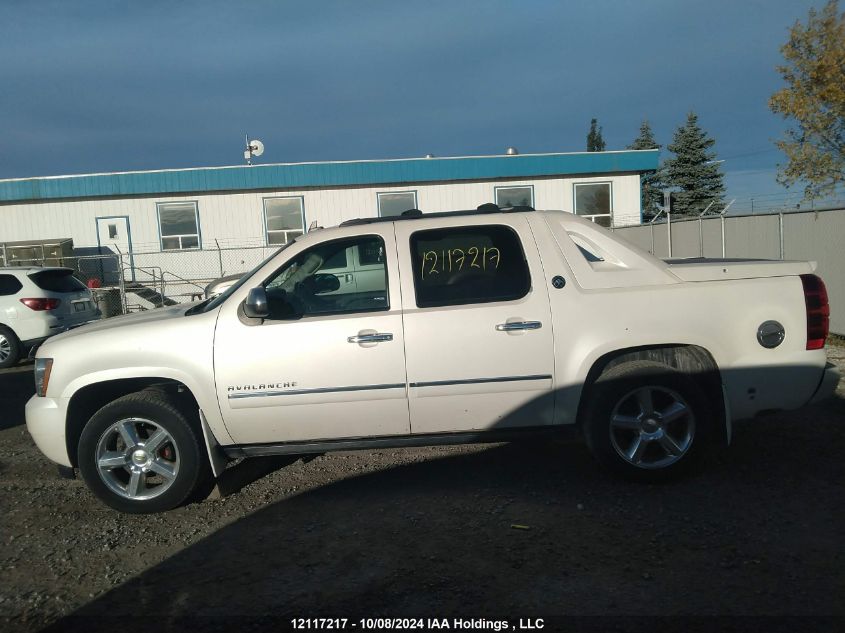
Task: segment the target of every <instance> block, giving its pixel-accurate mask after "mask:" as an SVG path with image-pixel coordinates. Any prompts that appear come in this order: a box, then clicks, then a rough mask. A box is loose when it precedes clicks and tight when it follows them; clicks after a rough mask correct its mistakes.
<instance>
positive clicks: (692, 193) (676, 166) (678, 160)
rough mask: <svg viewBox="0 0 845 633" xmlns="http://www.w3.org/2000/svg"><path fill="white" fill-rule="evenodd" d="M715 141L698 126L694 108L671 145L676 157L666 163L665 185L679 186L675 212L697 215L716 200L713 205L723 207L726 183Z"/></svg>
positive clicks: (715, 209) (716, 209)
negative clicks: (717, 155)
mask: <svg viewBox="0 0 845 633" xmlns="http://www.w3.org/2000/svg"><path fill="white" fill-rule="evenodd" d="M714 144H715V141H714V140H713V139H712V138H709V137H708V136H707V133H706V132H705V131H704V130H702V129H701V128H700V127H699V126H698V116H697V115H696V114H695V112H690V113H689V114H688V115H687V122H686V124H685V125H682V126H681V127H679V128H678V129H677V131H676V132H675V136H674V138H673V139H672V143H671V144H670V145H669V148H668V149H669V151H670V152H673V153H674V154H675V156H674V158H670V159H668V160H667V161H666V162H665V163H664V164H663V170H664V182H665V185H666V186H667V187H668V188H671V189H676V190H677V192H673V193H672V213H678V214H681V215H696V214H699V213H701V212H702V211H704V209H705V208H706V207H707V205H708V204H710V203H711V202H713V201H715V204H714V205H713V206H712V207H711V209H712V210H714V211H719V210H721V204H720V203H721V202H722V200H723V198H724V193H725V183H724V180H723V179H724V176H723V174H722V172H721V171H720V169H719V164H718V163H717V162H716V161H715V158H716V152H715V151H712V147H713V145H714Z"/></svg>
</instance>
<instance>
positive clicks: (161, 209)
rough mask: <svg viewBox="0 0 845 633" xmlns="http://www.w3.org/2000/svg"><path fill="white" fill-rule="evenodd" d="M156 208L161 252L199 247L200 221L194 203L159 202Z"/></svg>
mask: <svg viewBox="0 0 845 633" xmlns="http://www.w3.org/2000/svg"><path fill="white" fill-rule="evenodd" d="M156 207H157V208H158V230H159V233H160V235H161V250H163V251H182V250H188V249H192V248H199V247H200V220H199V212H198V211H197V203H196V202H161V203H159V204H157V205H156Z"/></svg>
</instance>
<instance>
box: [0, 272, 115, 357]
mask: <svg viewBox="0 0 845 633" xmlns="http://www.w3.org/2000/svg"><path fill="white" fill-rule="evenodd" d="M99 318H100V311H99V310H98V309H97V306H96V304H95V303H94V299H93V297H92V296H91V291H90V290H89V289H88V288H86V287H85V285H84V284H83V283H82V282H81V281H79V280H78V279H76V277H74V276H73V270H71V269H70V268H32V267H30V268H17V267H10V268H0V367H11V366H12V365H14V364H16V363H17V362H18V361H19V360H20V358H21V357H22V356H24V355H26V354H27V353H28V352H29V350H30V349H31V348H33V347H35V346H36V345H38V344H39V343H41V342H42V341H44V340H46V339H47V337H49V336H52V335H54V334H58V333H59V332H64V331H66V330H69V329H71V328H74V327H77V326H80V325H83V324H85V323H88V322H90V321H95V320H97V319H99Z"/></svg>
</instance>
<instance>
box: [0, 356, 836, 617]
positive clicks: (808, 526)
mask: <svg viewBox="0 0 845 633" xmlns="http://www.w3.org/2000/svg"><path fill="white" fill-rule="evenodd" d="M828 353H829V356H830V357H831V358H832V359H833V360H834V361H835V362H837V363H838V364H839V366H840V368H842V369H843V370H845V348H843V347H829V349H828ZM32 391H33V387H32V378H31V366H29V365H23V366H20V367H18V368H15V369H12V370H5V371H3V372H0V402H2V408H0V574H2V576H0V628H1V629H2V630H4V631H6V630H36V629H39V628H41V627H43V626H44V625H47V624H51V623H52V624H54V627H53V628H54V630H65V629H67V628H69V627H70V628H72V627H73V626H77V627H78V628H79V629H80V630H91V626H90V624H91V622H98V623H100V625H103V623H107V626H105V625H104V628H112V629H113V628H115V627H117V626H121V627H123V626H129V627H131V628H135V627H136V626H143V627H144V628H145V629H146V628H153V627H154V628H156V629H161V628H167V627H163V626H162V624H163V623H168V622H170V623H172V622H174V621H175V622H179V620H178V618H180V617H185V618H188V620H186V621H190V622H191V626H190V628H194V629H199V628H206V627H204V626H203V623H204V624H205V625H210V624H211V623H217V624H220V623H224V624H226V630H231V631H239V630H243V629H244V628H245V627H244V623H245V622H246V623H248V622H260V621H261V620H260V619H259V620H256V618H260V617H262V616H277V617H281V616H284V617H289V616H299V617H305V618H316V617H360V616H367V617H379V616H381V617H384V616H393V617H396V616H404V617H407V616H410V615H416V616H423V617H454V616H459V617H464V618H490V619H499V618H503V617H504V618H509V619H510V621H513V622H515V621H516V618H546V619H547V620H548V619H550V618H553V617H554V616H594V615H602V616H674V615H694V616H713V615H721V616H783V615H793V616H810V615H812V616H837V619H835V620H832V621H831V622H834V623H837V624H841V623H842V622H843V620H842V618H843V617H845V556H844V555H843V553H845V548H843V544H842V535H843V528H845V510H844V509H843V486H844V485H845V457H843V456H845V382H843V383H840V386H839V391H838V395H837V397H836V398H834V399H832V400H830V401H828V402H826V403H824V404H820V405H816V406H813V407H808V408H805V409H803V410H801V411H798V412H792V413H784V414H778V415H775V416H772V417H768V418H763V419H758V420H755V421H752V422H748V423H744V424H742V425H739V426H737V427H735V429H734V443H733V445H732V447H731V448H730V449H729V450H727V451H726V452H725V453H724V454H722V455H720V456H719V457H718V458H717V459H716V460H714V462H713V463H712V464H709V467H708V468H707V470H706V471H705V472H704V473H702V474H699V475H697V476H695V477H693V478H690V479H687V480H685V481H682V482H679V483H673V484H668V485H661V486H653V485H634V484H628V483H624V482H621V481H617V480H615V479H612V478H610V477H608V476H607V475H606V474H604V473H603V472H602V471H600V470H599V469H598V467H597V466H596V465H595V464H594V463H593V461H592V459H591V457H590V456H589V454H588V453H587V450H586V448H585V447H583V446H582V445H580V444H578V443H571V444H545V445H543V444H536V443H534V444H519V445H516V444H496V445H473V446H463V447H455V448H429V449H402V450H381V451H377V452H373V453H335V454H330V455H326V456H321V457H317V458H315V459H313V460H311V461H308V462H303V461H301V460H300V461H296V462H293V463H288V464H287V465H284V462H282V461H279V460H264V461H257V460H254V461H252V462H244V464H243V465H242V466H240V467H239V470H236V471H234V475H233V477H234V478H235V479H238V478H241V480H242V482H241V483H245V485H244V486H243V487H242V488H241V489H240V490H239V491H237V492H235V493H234V494H231V495H229V496H226V497H224V498H221V499H217V500H209V501H204V502H202V503H196V504H193V505H190V506H188V507H184V508H181V509H178V510H176V511H173V512H170V513H167V514H163V515H155V516H129V515H121V514H118V513H117V512H114V511H112V510H110V509H108V508H106V507H105V506H103V505H102V504H100V503H98V502H97V501H96V500H95V499H94V498H93V497H92V496H91V495H90V494H89V493H88V492H87V490H86V489H85V487H84V485H83V484H82V482H81V481H79V480H75V481H69V480H63V479H59V478H58V477H57V476H56V474H55V470H54V468H53V466H51V465H50V464H49V463H48V462H47V460H46V459H45V458H44V457H42V455H41V454H40V453H39V452H38V450H37V449H36V448H35V446H34V445H33V443H32V441H31V440H30V438H29V435H28V434H27V432H26V428H25V426H24V416H23V407H24V404H25V402H26V400H27V399H28V398H29V396H30V395H31V394H32ZM236 484H237V481H235V488H237V487H238V486H237V485H236ZM515 526H521V527H515ZM67 616H71V617H70V618H68V617H67ZM197 617H200V618H201V619H200V620H198V621H196V620H192V618H197ZM61 618H63V619H61ZM173 618H177V620H173ZM270 621H271V622H273V620H270ZM633 621H636V620H633ZM198 622H199V624H198ZM630 622H632V620H627V619H624V618H622V619H620V620H615V621H613V622H612V625H611V626H609V627H608V628H609V629H613V628H617V629H619V628H626V627H627V625H628V624H630ZM828 624H830V622H828ZM796 626H797V628H796V629H795V630H801V629H804V628H805V627H804V626H799V625H796ZM582 628H583V627H582ZM280 630H281V629H280ZM546 630H551V627H550V626H548V625H547V626H546Z"/></svg>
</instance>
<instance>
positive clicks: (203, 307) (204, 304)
mask: <svg viewBox="0 0 845 633" xmlns="http://www.w3.org/2000/svg"><path fill="white" fill-rule="evenodd" d="M291 244H293V242H288V243H287V244H283V245H282V247H281V248H280V249H278V250H277V251H275V252H273V253H271V254H270V256H269V257H266V258H265V259H264V260H262V261H261V263H260V264H258V266H256V267H255V268H253V269H252V270H250V271H249V272H247V273H244V274H243V276H242V277H241V278H240V279H238V280H237V281H236V282H235V283H233V284H232V285H231V286H229V288H227V289H226V290H224V291H223V292H222V293H220V294H219V295H217V296H216V297H212V298H211V299H206V300H205V301H201V302H199V303H198V304H197V305H195V306H194V307H192V308H191V309H190V310H188V311H187V312H185V316H190V315H192V314H202V313H203V312H209V311H210V310H214V308H216V307H218V306H220V305H222V303H223V302H224V301H226V299H228V298H229V297H230V296H231V294H232V293H233V292H235V291H236V290H237V289H238V288H240V287H241V286H243V285H244V284H245V283H246V281H247V279H249V278H250V277H252V275H253V274H254V273H255V272H256V271H257V270H258V269H259V268H261V267H262V266H263V265H264V264H266V263H267V262H269V261H270V260H271V259H273V258H274V257H275V256H276V255H278V254H279V253H281V252H282V251H283V250H285V249H286V248H287V247H288V246H290V245H291Z"/></svg>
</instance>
